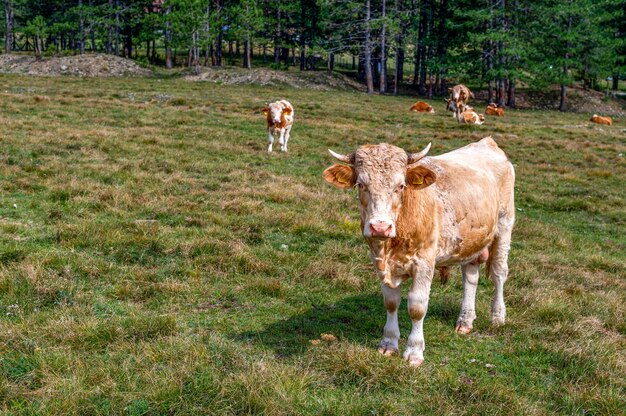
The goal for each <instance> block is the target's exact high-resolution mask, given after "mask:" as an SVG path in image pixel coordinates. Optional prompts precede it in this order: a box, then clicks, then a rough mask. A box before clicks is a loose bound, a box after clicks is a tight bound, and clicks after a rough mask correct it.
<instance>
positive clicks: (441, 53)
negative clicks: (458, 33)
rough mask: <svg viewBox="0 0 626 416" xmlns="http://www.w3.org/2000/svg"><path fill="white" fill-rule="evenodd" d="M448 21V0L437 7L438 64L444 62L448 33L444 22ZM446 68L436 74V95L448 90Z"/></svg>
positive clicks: (443, 93)
mask: <svg viewBox="0 0 626 416" xmlns="http://www.w3.org/2000/svg"><path fill="white" fill-rule="evenodd" d="M447 19H448V0H442V1H441V5H440V6H439V28H438V31H439V33H438V35H437V59H438V61H439V62H444V61H445V57H446V54H447V51H448V36H447V34H448V32H447V30H446V21H447ZM446 71H447V69H446V68H442V69H440V70H439V73H438V74H437V77H438V80H437V85H438V91H439V92H438V93H439V94H440V95H445V94H446V93H447V92H448V90H447V88H446V75H445V74H446Z"/></svg>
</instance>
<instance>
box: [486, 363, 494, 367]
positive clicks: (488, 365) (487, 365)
mask: <svg viewBox="0 0 626 416" xmlns="http://www.w3.org/2000/svg"><path fill="white" fill-rule="evenodd" d="M485 367H487V368H496V366H495V365H493V364H489V363H487V364H485Z"/></svg>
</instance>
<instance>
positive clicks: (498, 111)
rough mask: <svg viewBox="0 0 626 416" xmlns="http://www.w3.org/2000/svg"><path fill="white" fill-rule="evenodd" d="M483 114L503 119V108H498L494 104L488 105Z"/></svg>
mask: <svg viewBox="0 0 626 416" xmlns="http://www.w3.org/2000/svg"><path fill="white" fill-rule="evenodd" d="M485 114H487V115H488V116H497V117H504V108H502V107H498V106H497V105H496V104H495V103H489V105H488V106H487V109H486V110H485Z"/></svg>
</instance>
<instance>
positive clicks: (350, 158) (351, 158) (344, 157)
mask: <svg viewBox="0 0 626 416" xmlns="http://www.w3.org/2000/svg"><path fill="white" fill-rule="evenodd" d="M328 152H329V153H330V154H331V155H333V157H334V158H335V159H338V160H341V161H342V162H345V163H349V164H351V165H353V164H354V153H350V154H349V155H340V154H339V153H335V152H333V151H332V150H330V149H328Z"/></svg>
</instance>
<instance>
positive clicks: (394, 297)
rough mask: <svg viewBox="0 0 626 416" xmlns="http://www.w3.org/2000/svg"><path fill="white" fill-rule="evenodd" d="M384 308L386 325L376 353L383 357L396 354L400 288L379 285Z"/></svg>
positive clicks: (398, 332)
mask: <svg viewBox="0 0 626 416" xmlns="http://www.w3.org/2000/svg"><path fill="white" fill-rule="evenodd" d="M381 290H382V292H383V298H384V299H385V308H386V309H387V323H386V324H385V329H384V330H383V340H382V341H380V344H379V346H378V352H380V353H381V354H383V355H393V354H396V353H397V352H398V340H399V339H400V327H399V326H398V307H399V306H400V286H398V287H396V288H395V289H392V288H390V287H389V286H387V285H386V284H384V283H383V284H382V285H381Z"/></svg>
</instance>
